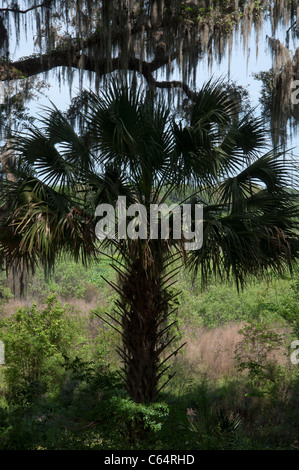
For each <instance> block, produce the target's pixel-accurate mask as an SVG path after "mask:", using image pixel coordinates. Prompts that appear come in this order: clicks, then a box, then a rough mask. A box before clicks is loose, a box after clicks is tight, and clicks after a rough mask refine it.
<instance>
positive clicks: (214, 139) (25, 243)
mask: <svg viewBox="0 0 299 470" xmlns="http://www.w3.org/2000/svg"><path fill="white" fill-rule="evenodd" d="M85 105H86V108H85V110H83V111H82V114H81V126H80V132H79V133H77V132H76V131H75V130H74V126H73V125H72V124H71V123H70V122H69V121H68V120H67V119H66V117H65V116H64V115H63V114H62V113H61V112H59V111H58V110H57V109H53V110H49V111H48V113H47V115H46V116H45V117H44V119H42V120H41V122H40V123H39V127H32V129H31V130H29V131H28V133H27V134H23V135H20V136H16V137H15V143H14V150H15V152H16V157H17V164H16V167H15V169H14V170H13V172H14V176H15V178H13V179H10V180H8V179H5V180H2V181H1V204H6V207H7V209H6V213H5V216H3V217H2V219H1V231H0V233H1V239H0V249H1V252H0V253H1V256H2V257H3V258H4V259H5V262H6V263H7V265H11V264H15V263H18V265H19V267H20V269H21V270H23V269H24V268H27V267H32V268H34V266H35V265H36V263H40V262H41V263H43V264H44V266H45V268H46V270H50V269H51V267H52V266H53V264H54V262H55V258H56V257H57V255H58V254H59V255H61V254H63V253H68V254H70V255H71V256H73V257H74V258H75V259H76V260H82V261H83V262H85V263H86V262H88V259H89V258H90V257H94V256H97V255H98V254H99V250H105V252H106V253H107V250H110V249H111V250H112V254H111V256H112V255H117V256H116V258H115V259H114V263H113V266H114V267H115V269H116V271H117V273H118V283H117V284H113V287H114V288H115V290H116V292H117V293H118V300H117V301H116V304H115V312H114V316H112V315H109V318H108V320H107V321H108V322H109V323H110V324H111V326H113V327H114V328H115V329H117V330H118V331H119V332H120V334H121V336H122V348H121V349H120V350H119V354H120V356H121V358H122V361H123V364H124V366H123V374H124V380H125V384H126V388H127V391H128V393H129V395H130V397H131V398H132V399H133V400H134V401H136V402H142V403H147V402H152V401H154V400H155V399H156V397H157V394H158V392H159V390H160V389H161V387H163V381H161V379H162V377H163V376H165V373H166V371H167V370H168V367H167V366H166V362H167V357H166V356H165V354H164V352H165V351H166V348H168V346H169V345H170V344H171V342H172V340H173V335H172V334H171V331H172V326H173V322H175V319H173V315H174V312H175V295H176V293H175V292H173V291H172V282H173V281H174V280H175V275H176V273H177V272H178V270H179V269H181V267H182V264H185V265H186V266H187V267H189V268H190V269H192V270H193V271H194V272H195V273H196V272H198V271H200V273H201V278H202V281H203V282H207V281H208V280H209V277H210V275H211V274H212V273H215V274H219V275H220V276H226V277H231V276H233V277H234V278H235V280H236V282H237V284H238V285H239V284H242V283H243V282H244V280H245V278H246V275H248V274H254V275H257V274H263V273H266V272H267V269H268V268H271V269H272V271H273V272H275V271H276V272H282V271H283V270H284V269H285V268H291V266H292V261H293V260H295V259H297V257H298V236H297V229H298V227H297V226H298V209H297V206H296V197H297V196H296V194H294V192H293V191H291V188H290V187H289V183H290V181H289V172H290V169H291V168H292V165H293V163H292V162H290V161H288V160H287V159H286V157H285V155H282V154H279V153H278V152H277V151H272V150H270V151H268V152H266V153H263V152H265V147H266V135H265V131H264V127H263V125H262V122H261V121H259V120H256V119H255V118H254V117H253V116H252V114H250V115H246V116H244V117H240V116H239V115H238V110H239V103H238V102H235V101H234V100H233V99H232V98H231V95H230V94H228V93H227V92H226V91H223V90H222V89H221V88H220V86H219V83H214V84H213V83H211V82H209V83H207V84H206V85H205V86H204V87H203V88H202V90H200V92H199V93H198V95H197V98H196V100H195V103H194V105H193V107H192V110H191V115H190V119H189V122H184V121H179V122H178V121H177V120H175V119H174V117H173V116H171V113H170V109H169V108H168V107H167V106H166V105H165V104H164V103H163V102H161V101H159V100H158V101H157V100H156V97H155V95H154V94H153V93H143V92H142V90H141V88H139V87H138V86H137V83H136V80H133V82H131V83H129V84H127V83H126V82H125V81H122V80H120V81H118V80H113V81H112V82H111V83H110V84H109V85H108V86H107V87H106V88H105V89H104V90H103V92H102V93H101V94H100V95H95V94H93V93H86V102H85ZM190 188H191V189H192V191H191V193H192V194H193V196H192V197H191V198H190V197H188V202H189V203H190V204H192V205H194V204H195V203H196V202H198V203H201V204H203V206H204V217H203V218H204V226H203V227H204V230H203V246H202V248H201V249H200V250H196V251H191V252H187V251H186V249H185V246H184V243H183V242H184V240H180V239H175V238H174V237H173V236H172V232H171V230H170V232H169V236H168V237H164V238H162V237H160V238H159V239H151V238H150V237H149V236H148V237H147V238H146V239H140V238H137V239H130V238H127V239H118V238H117V237H116V239H115V240H110V239H106V240H105V241H104V242H102V244H100V246H99V242H98V241H97V239H96V236H95V226H96V222H97V218H96V216H95V211H96V207H97V206H98V205H99V204H100V203H111V204H113V205H114V206H115V204H116V201H117V199H118V196H126V197H127V204H128V205H129V204H132V203H140V204H142V205H144V206H145V207H146V210H147V215H148V217H147V220H148V221H149V220H150V217H149V208H150V204H154V203H159V204H161V203H163V202H165V201H166V199H167V197H168V195H170V194H171V193H172V192H173V191H174V190H176V191H177V190H180V191H181V193H182V197H184V194H187V193H186V191H187V190H188V192H189V194H190ZM160 224H161V220H160ZM160 228H161V227H160ZM148 233H149V232H148ZM108 253H109V251H108ZM110 253H111V251H110ZM175 352H176V351H172V352H170V354H169V356H168V357H170V356H171V355H172V354H174V353H175ZM167 380H168V379H167V378H166V381H167ZM164 383H165V379H164Z"/></svg>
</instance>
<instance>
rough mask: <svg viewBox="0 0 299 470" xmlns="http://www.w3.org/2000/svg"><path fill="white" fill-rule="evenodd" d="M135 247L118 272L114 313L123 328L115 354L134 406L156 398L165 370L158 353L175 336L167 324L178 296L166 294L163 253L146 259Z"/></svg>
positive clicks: (143, 253)
mask: <svg viewBox="0 0 299 470" xmlns="http://www.w3.org/2000/svg"><path fill="white" fill-rule="evenodd" d="M138 248H140V245H139V246H137V243H136V244H135V249H136V250H134V249H133V250H130V252H131V255H132V256H131V258H130V262H129V263H127V266H126V268H125V269H123V270H119V269H117V271H118V274H119V282H118V285H117V286H114V287H115V289H116V291H117V292H118V294H119V299H118V300H117V301H116V306H117V310H116V312H117V313H118V315H120V317H121V321H120V322H119V325H120V326H121V329H122V331H121V334H122V347H121V348H119V349H118V352H119V354H120V356H121V358H122V361H123V363H124V366H123V374H124V379H125V386H126V389H127V392H128V394H129V396H130V397H131V398H132V400H133V401H134V402H136V403H151V402H153V401H155V400H156V398H157V395H158V392H159V381H160V379H161V378H162V376H163V372H165V371H166V367H165V366H164V362H163V363H162V362H161V360H160V359H161V354H162V352H163V351H164V350H165V349H166V347H167V346H168V345H169V344H171V342H172V340H173V339H174V337H175V335H173V337H172V338H171V335H170V330H171V325H169V324H168V322H169V314H170V310H171V304H172V299H173V298H174V297H175V296H176V295H177V294H174V295H173V294H171V293H170V292H169V291H168V288H167V282H165V278H163V273H164V269H163V267H164V264H165V258H164V256H163V253H161V251H160V250H159V251H158V253H157V254H156V255H154V256H153V250H152V251H151V252H150V256H149V254H147V255H145V251H146V250H145V251H144V250H143V249H141V250H139V249H138ZM143 248H144V247H143ZM147 248H148V246H147ZM164 274H165V273H164ZM160 388H161V387H160Z"/></svg>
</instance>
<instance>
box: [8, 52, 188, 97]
mask: <svg viewBox="0 0 299 470" xmlns="http://www.w3.org/2000/svg"><path fill="white" fill-rule="evenodd" d="M174 58H175V56H171V57H166V56H164V57H161V58H157V57H155V59H154V60H153V61H152V62H146V61H144V60H140V59H137V58H136V57H131V58H129V59H128V63H127V64H126V69H128V70H131V71H135V72H138V73H140V74H142V75H143V76H144V78H145V80H146V81H147V83H148V84H149V86H151V87H152V88H168V89H170V88H181V89H182V90H183V91H184V92H185V94H186V95H187V97H188V98H189V99H191V100H192V101H193V100H194V99H195V97H196V93H195V92H193V91H192V90H191V88H190V87H189V86H188V85H187V84H186V83H185V82H182V81H178V80H173V81H157V80H155V78H154V77H153V75H152V74H153V72H154V71H156V70H158V69H159V68H161V67H163V66H164V65H166V64H168V63H169V61H171V60H173V59H174ZM56 67H70V68H77V69H83V70H88V71H90V72H95V73H96V74H97V75H99V76H102V75H105V74H106V73H108V72H113V71H116V70H121V68H122V65H121V59H120V58H113V59H110V60H108V59H106V58H103V59H101V60H99V59H98V58H97V60H96V61H95V60H93V59H91V58H90V57H88V56H87V55H85V54H82V53H81V51H80V49H79V48H78V47H77V46H73V47H71V48H69V49H67V50H56V51H52V52H51V53H48V54H43V55H41V56H32V57H28V58H26V59H22V60H19V61H16V62H11V63H10V62H3V63H1V62H0V81H5V80H16V79H23V78H24V77H26V78H27V77H31V76H34V75H38V74H40V73H43V72H48V71H49V70H51V69H53V68H56Z"/></svg>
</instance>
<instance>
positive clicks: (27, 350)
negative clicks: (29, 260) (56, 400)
mask: <svg viewBox="0 0 299 470" xmlns="http://www.w3.org/2000/svg"><path fill="white" fill-rule="evenodd" d="M66 313H67V307H63V306H62V305H61V304H60V303H59V302H58V300H57V298H56V296H54V295H52V296H50V297H49V298H48V299H47V301H46V307H45V308H44V309H42V310H38V309H37V307H36V305H32V307H31V308H30V309H29V310H28V309H27V308H25V307H23V308H19V309H18V310H17V311H16V313H15V314H13V315H12V316H11V317H10V318H8V319H5V320H2V322H1V329H0V335H1V339H2V341H3V342H4V345H5V381H6V386H7V396H8V397H9V400H12V401H14V402H17V403H23V404H26V403H28V402H30V401H32V399H33V398H34V397H36V396H38V395H41V394H44V393H45V392H46V391H48V392H50V391H52V392H54V391H55V389H56V387H58V384H59V382H60V380H61V376H62V374H63V362H64V358H63V354H64V353H66V352H67V351H68V349H69V347H70V344H71V342H72V339H73V336H74V331H72V328H71V320H70V317H69V316H68V315H67V314H66Z"/></svg>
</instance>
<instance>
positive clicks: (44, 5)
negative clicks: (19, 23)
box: [0, 0, 53, 15]
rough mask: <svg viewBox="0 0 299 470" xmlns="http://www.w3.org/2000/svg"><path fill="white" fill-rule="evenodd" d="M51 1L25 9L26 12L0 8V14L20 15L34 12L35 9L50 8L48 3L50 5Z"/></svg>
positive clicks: (17, 9) (47, 0) (46, 0)
mask: <svg viewBox="0 0 299 470" xmlns="http://www.w3.org/2000/svg"><path fill="white" fill-rule="evenodd" d="M52 1H53V0H45V1H44V2H43V3H40V4H39V5H32V7H29V8H27V10H20V9H19V8H16V7H15V8H9V7H7V8H0V13H21V14H23V15H24V14H26V13H28V12H29V11H32V10H35V9H36V8H42V7H48V5H49V6H50V3H52ZM48 8H49V7H48Z"/></svg>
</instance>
